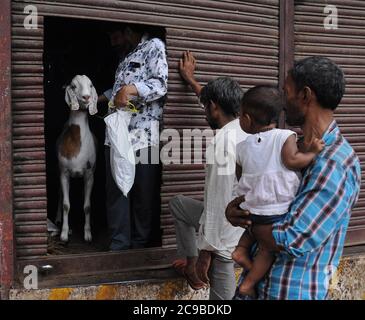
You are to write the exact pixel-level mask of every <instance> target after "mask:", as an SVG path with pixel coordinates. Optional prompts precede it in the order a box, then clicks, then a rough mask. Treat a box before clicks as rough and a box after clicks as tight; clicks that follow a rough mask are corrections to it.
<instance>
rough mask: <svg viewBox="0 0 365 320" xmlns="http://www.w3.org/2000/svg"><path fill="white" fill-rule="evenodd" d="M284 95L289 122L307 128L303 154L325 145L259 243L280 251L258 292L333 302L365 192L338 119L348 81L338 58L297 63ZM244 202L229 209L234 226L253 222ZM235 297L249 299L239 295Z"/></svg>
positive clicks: (262, 295)
mask: <svg viewBox="0 0 365 320" xmlns="http://www.w3.org/2000/svg"><path fill="white" fill-rule="evenodd" d="M285 91H286V100H287V104H286V116H287V123H288V124H289V125H292V126H301V128H302V130H303V134H304V140H303V143H302V149H303V150H304V151H305V150H306V149H307V148H308V146H309V145H310V144H311V142H312V141H313V140H314V139H322V140H323V141H324V143H325V148H324V149H323V151H322V152H321V153H320V154H319V155H318V156H317V157H316V158H315V159H314V161H313V162H312V164H311V165H310V166H309V167H308V168H307V169H306V170H305V171H304V172H303V179H302V183H301V185H300V187H299V190H298V192H297V195H296V197H295V199H294V200H293V202H292V204H291V206H290V208H289V211H288V213H287V215H286V217H285V219H284V220H283V221H280V222H278V223H275V224H273V225H268V226H267V228H266V230H263V232H262V238H261V239H257V240H258V241H260V242H261V243H264V246H265V248H266V249H267V250H270V251H272V252H274V253H275V254H276V260H275V262H274V263H273V265H272V267H271V270H270V271H269V273H268V274H267V275H266V277H265V278H264V279H263V280H262V281H261V282H260V283H259V284H258V287H257V291H258V295H259V299H290V300H299V299H300V300H320V299H325V298H326V297H327V294H328V287H329V281H330V279H331V277H332V276H333V274H334V272H335V271H336V269H337V266H338V264H339V260H340V257H341V254H342V250H343V246H344V241H345V235H346V230H347V227H348V224H349V220H350V216H351V210H352V208H353V207H354V206H355V204H356V201H357V199H358V195H359V190H360V179H361V170H360V163H359V159H358V157H357V156H356V154H355V152H354V150H353V149H352V147H351V146H350V144H349V143H348V142H347V140H346V139H345V138H344V137H343V136H342V134H341V132H340V129H339V127H338V126H337V123H336V121H335V120H334V115H333V114H334V110H335V109H336V108H337V106H338V105H339V103H340V101H341V99H342V96H343V94H344V91H345V79H344V75H343V72H342V70H341V69H340V68H339V67H338V66H337V65H336V64H335V63H334V62H333V61H331V60H329V59H327V58H323V57H311V58H307V59H304V60H301V61H298V62H296V63H295V65H294V67H293V69H292V70H291V71H290V72H289V74H288V77H287V79H286V83H285ZM243 200H244V199H243V198H242V197H240V198H237V199H235V200H233V201H232V202H231V203H230V204H229V205H228V207H227V210H226V216H227V219H228V220H229V221H230V222H231V223H232V225H234V226H241V227H248V226H250V225H252V224H253V223H252V221H250V220H249V219H248V218H247V217H248V215H249V214H250V213H249V212H247V211H245V210H242V209H240V203H242V201H243ZM244 276H245V274H244V273H243V274H242V275H241V278H240V281H239V285H240V283H242V281H243V279H244ZM235 298H236V299H238V300H239V299H242V297H240V295H239V293H238V290H237V291H236V296H235Z"/></svg>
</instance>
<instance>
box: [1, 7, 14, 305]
mask: <svg viewBox="0 0 365 320" xmlns="http://www.w3.org/2000/svg"><path fill="white" fill-rule="evenodd" d="M0 30H1V32H0V177H1V178H0V299H7V298H8V293H9V289H10V287H11V286H12V284H13V280H14V257H15V246H14V221H13V185H12V121H11V119H12V117H11V0H2V1H1V5H0Z"/></svg>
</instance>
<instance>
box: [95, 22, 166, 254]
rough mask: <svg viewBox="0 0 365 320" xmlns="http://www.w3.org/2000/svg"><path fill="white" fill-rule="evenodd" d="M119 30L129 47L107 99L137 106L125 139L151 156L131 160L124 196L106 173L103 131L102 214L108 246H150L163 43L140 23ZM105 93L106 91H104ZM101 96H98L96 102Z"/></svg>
mask: <svg viewBox="0 0 365 320" xmlns="http://www.w3.org/2000/svg"><path fill="white" fill-rule="evenodd" d="M121 32H122V33H121V34H120V35H119V38H118V39H119V40H120V41H117V42H118V43H117V45H120V44H121V42H123V41H125V42H126V45H127V48H128V49H127V50H128V51H130V52H129V53H128V54H127V55H126V57H125V58H124V60H122V61H121V63H120V64H119V66H118V69H117V71H116V75H115V83H114V86H113V89H112V91H111V94H110V96H109V97H107V98H109V100H111V101H112V102H113V103H114V106H115V107H117V108H125V107H126V106H127V104H128V101H132V102H133V104H134V105H135V107H136V108H137V109H138V112H133V114H132V118H131V121H130V124H129V128H128V129H129V134H130V140H131V143H132V146H133V149H134V151H135V154H136V157H137V158H141V159H145V160H146V159H148V158H150V159H149V160H148V161H147V163H144V162H143V163H137V164H136V174H135V181H134V185H133V187H132V189H131V191H130V193H129V195H128V198H126V197H125V196H123V194H122V192H121V191H120V190H119V189H118V187H117V185H116V184H115V182H114V180H113V178H112V175H111V167H110V147H109V139H108V135H107V134H106V139H105V161H106V192H107V219H108V227H109V232H110V240H111V241H110V250H111V251H118V250H126V249H130V248H144V247H146V246H150V245H152V244H153V241H155V240H156V237H157V236H156V235H157V234H158V231H159V230H157V229H158V225H159V224H158V222H159V210H160V208H159V207H160V175H161V170H160V165H159V163H158V161H157V163H153V162H152V159H159V157H158V154H159V136H160V134H159V132H160V130H159V125H160V121H161V120H162V112H163V106H164V102H165V95H166V93H167V78H168V65H167V60H166V51H165V44H164V42H163V41H162V40H161V39H158V38H152V39H151V38H150V37H149V35H148V33H147V32H146V27H144V26H140V25H127V26H126V27H125V28H124V29H122V30H121ZM116 37H117V36H116ZM111 39H112V40H113V36H111ZM114 40H115V39H114ZM107 95H108V93H107V92H106V93H105V94H104V96H107ZM103 99H104V98H103V96H101V97H100V99H99V101H100V100H103ZM156 155H157V157H156Z"/></svg>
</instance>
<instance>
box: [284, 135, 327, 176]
mask: <svg viewBox="0 0 365 320" xmlns="http://www.w3.org/2000/svg"><path fill="white" fill-rule="evenodd" d="M323 148H324V142H323V141H322V140H320V139H314V140H313V142H312V144H311V146H310V148H309V150H308V151H307V152H305V153H304V152H300V151H299V150H298V146H297V141H296V136H295V135H294V134H293V135H291V136H290V137H289V138H288V139H287V140H286V142H285V143H284V146H283V148H282V150H281V158H282V160H283V163H284V165H285V166H286V167H287V168H288V169H290V170H299V169H303V168H306V167H308V166H309V165H310V163H311V162H312V161H313V159H314V158H315V157H316V155H317V154H319V153H320V152H321V151H322V150H323Z"/></svg>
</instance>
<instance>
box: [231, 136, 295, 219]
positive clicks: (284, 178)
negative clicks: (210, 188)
mask: <svg viewBox="0 0 365 320" xmlns="http://www.w3.org/2000/svg"><path fill="white" fill-rule="evenodd" d="M291 135H296V133H295V132H294V131H291V130H282V129H272V130H270V131H266V132H260V133H257V134H253V135H250V136H249V137H248V138H247V139H246V140H245V141H243V142H241V143H239V144H238V145H237V163H238V164H239V165H240V166H241V167H242V176H241V179H240V180H239V182H238V186H237V190H236V192H237V195H244V196H245V199H246V201H245V202H243V203H242V204H241V208H242V209H247V210H249V211H250V212H251V213H252V214H257V215H263V216H271V215H281V214H285V213H286V212H288V208H289V205H290V203H291V202H292V200H293V199H294V197H295V195H296V193H297V190H298V188H299V184H300V176H299V173H297V172H294V171H291V170H289V169H287V168H286V167H285V166H284V164H283V162H282V159H281V149H282V148H283V145H284V143H285V142H286V140H287V139H288V138H289V137H290V136H291Z"/></svg>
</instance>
